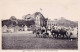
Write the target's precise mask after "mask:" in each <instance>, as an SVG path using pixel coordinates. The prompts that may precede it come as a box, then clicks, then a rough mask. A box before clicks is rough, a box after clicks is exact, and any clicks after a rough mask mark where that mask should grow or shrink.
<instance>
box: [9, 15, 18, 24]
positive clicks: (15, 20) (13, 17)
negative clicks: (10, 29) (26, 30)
mask: <svg viewBox="0 0 80 52" xmlns="http://www.w3.org/2000/svg"><path fill="white" fill-rule="evenodd" d="M10 20H11V21H12V22H13V25H17V24H18V21H17V19H16V17H15V16H11V17H10Z"/></svg>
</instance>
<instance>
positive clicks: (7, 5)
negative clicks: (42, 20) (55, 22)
mask: <svg viewBox="0 0 80 52" xmlns="http://www.w3.org/2000/svg"><path fill="white" fill-rule="evenodd" d="M40 8H41V9H42V11H41V10H40ZM35 12H41V13H42V14H43V15H44V16H45V17H46V18H49V19H55V18H60V17H64V18H66V19H69V20H74V21H78V20H79V18H80V1H79V0H0V18H1V19H9V18H10V17H11V16H15V17H16V18H17V19H22V16H24V15H27V14H33V13H35Z"/></svg>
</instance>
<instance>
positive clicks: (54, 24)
mask: <svg viewBox="0 0 80 52" xmlns="http://www.w3.org/2000/svg"><path fill="white" fill-rule="evenodd" d="M57 25H58V24H57V20H50V19H48V20H47V27H48V28H52V26H57Z"/></svg>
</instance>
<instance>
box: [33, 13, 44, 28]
mask: <svg viewBox="0 0 80 52" xmlns="http://www.w3.org/2000/svg"><path fill="white" fill-rule="evenodd" d="M32 16H33V18H34V21H35V26H36V27H42V26H45V18H44V16H43V15H42V14H41V13H40V12H36V13H34V14H33V15H32Z"/></svg>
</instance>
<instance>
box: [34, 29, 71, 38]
mask: <svg viewBox="0 0 80 52" xmlns="http://www.w3.org/2000/svg"><path fill="white" fill-rule="evenodd" d="M68 30H69V29H68ZM68 30H64V29H49V30H46V29H42V30H41V29H37V30H35V33H36V37H43V38H49V37H50V36H52V37H53V38H70V36H71V35H72V33H71V32H68ZM68 34H69V35H68Z"/></svg>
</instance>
